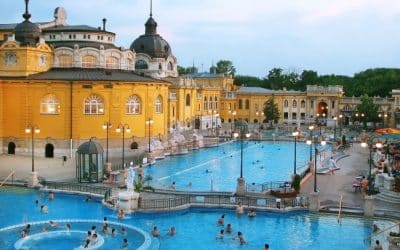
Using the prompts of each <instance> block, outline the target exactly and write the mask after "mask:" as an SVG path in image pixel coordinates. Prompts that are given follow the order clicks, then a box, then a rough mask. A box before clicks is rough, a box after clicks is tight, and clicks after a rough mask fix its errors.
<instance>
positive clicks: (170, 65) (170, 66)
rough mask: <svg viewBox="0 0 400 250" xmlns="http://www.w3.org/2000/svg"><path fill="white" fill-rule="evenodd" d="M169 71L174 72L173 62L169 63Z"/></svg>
mask: <svg viewBox="0 0 400 250" xmlns="http://www.w3.org/2000/svg"><path fill="white" fill-rule="evenodd" d="M168 70H174V66H173V65H172V62H169V63H168Z"/></svg>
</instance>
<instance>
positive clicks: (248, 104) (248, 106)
mask: <svg viewBox="0 0 400 250" xmlns="http://www.w3.org/2000/svg"><path fill="white" fill-rule="evenodd" d="M249 108H250V100H249V99H246V109H249Z"/></svg>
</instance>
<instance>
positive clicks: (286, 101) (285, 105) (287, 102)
mask: <svg viewBox="0 0 400 250" xmlns="http://www.w3.org/2000/svg"><path fill="white" fill-rule="evenodd" d="M283 107H285V108H287V107H289V101H288V100H285V101H284V102H283Z"/></svg>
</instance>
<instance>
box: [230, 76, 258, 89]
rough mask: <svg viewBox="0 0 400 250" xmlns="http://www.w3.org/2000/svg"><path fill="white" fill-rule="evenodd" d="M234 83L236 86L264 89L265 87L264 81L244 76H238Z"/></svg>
mask: <svg viewBox="0 0 400 250" xmlns="http://www.w3.org/2000/svg"><path fill="white" fill-rule="evenodd" d="M233 83H234V84H235V85H243V84H244V85H246V86H248V87H263V85H264V80H262V79H260V78H258V77H255V76H242V75H237V76H235V78H234V81H233Z"/></svg>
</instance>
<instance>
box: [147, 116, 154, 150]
mask: <svg viewBox="0 0 400 250" xmlns="http://www.w3.org/2000/svg"><path fill="white" fill-rule="evenodd" d="M153 123H154V121H153V120H152V119H151V118H149V119H147V121H146V125H147V126H148V129H149V153H151V147H150V137H151V131H150V126H151V125H152V124H153Z"/></svg>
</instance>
